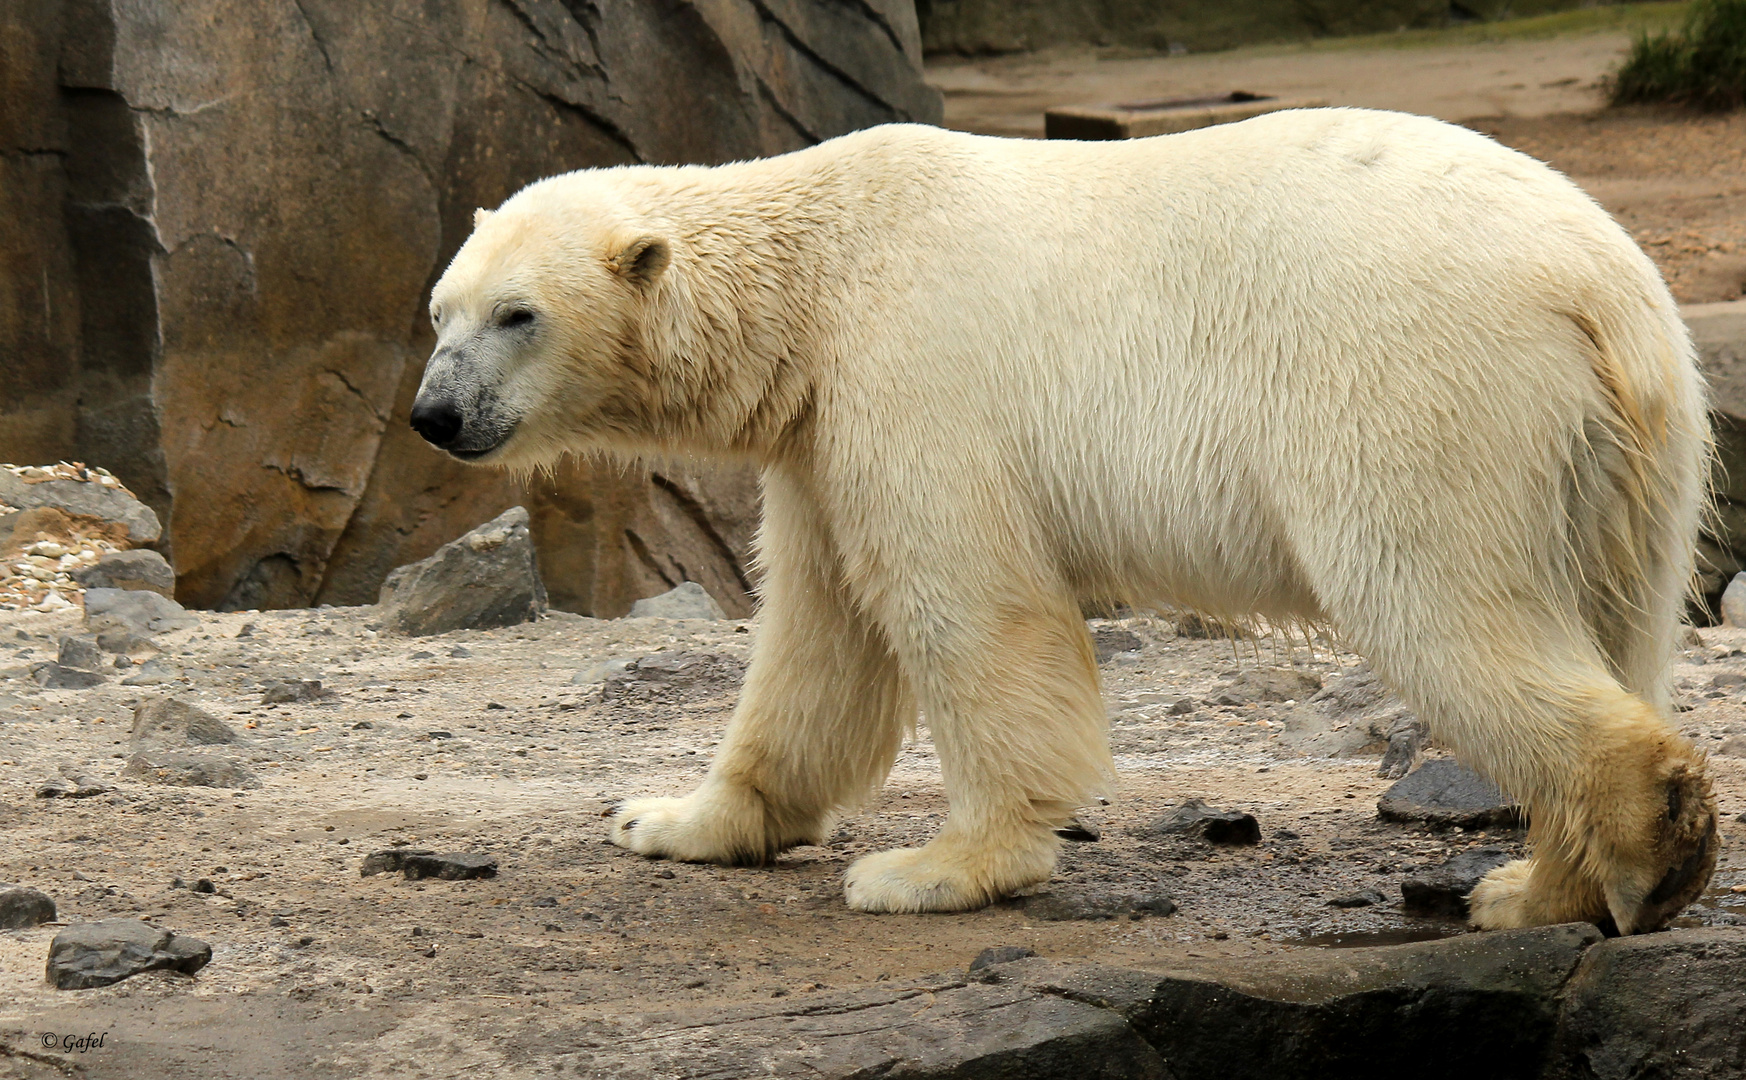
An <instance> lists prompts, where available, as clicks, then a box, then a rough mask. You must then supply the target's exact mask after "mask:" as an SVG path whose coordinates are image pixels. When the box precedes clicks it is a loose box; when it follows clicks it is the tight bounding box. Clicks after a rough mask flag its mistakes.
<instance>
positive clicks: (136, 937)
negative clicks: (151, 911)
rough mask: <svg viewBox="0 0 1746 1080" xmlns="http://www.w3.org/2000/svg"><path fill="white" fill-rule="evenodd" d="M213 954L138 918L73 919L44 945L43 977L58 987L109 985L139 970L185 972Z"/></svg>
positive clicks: (197, 942)
mask: <svg viewBox="0 0 1746 1080" xmlns="http://www.w3.org/2000/svg"><path fill="white" fill-rule="evenodd" d="M211 959H212V946H210V945H208V944H206V942H204V941H201V940H199V939H198V938H191V937H182V936H180V935H178V934H173V933H171V932H170V931H168V930H161V929H159V928H158V927H155V926H152V925H150V924H148V923H144V922H141V921H139V920H138V919H104V920H101V921H98V922H84V923H75V924H73V925H72V926H69V927H67V928H66V929H65V930H62V931H61V932H60V933H58V934H56V935H55V939H54V941H52V942H51V943H50V944H49V958H48V979H49V982H51V983H53V984H54V986H55V988H56V989H59V990H84V989H88V988H90V987H93V986H108V985H109V984H110V983H117V982H120V981H121V980H123V979H125V978H127V977H128V976H130V975H138V974H139V973H140V972H142V971H154V970H157V969H160V968H168V969H170V970H173V971H180V972H183V973H185V974H188V975H192V974H194V973H195V972H196V971H199V970H200V969H201V968H203V967H205V966H206V965H207V963H208V962H209V961H211Z"/></svg>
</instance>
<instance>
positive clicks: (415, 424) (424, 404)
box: [412, 398, 461, 448]
mask: <svg viewBox="0 0 1746 1080" xmlns="http://www.w3.org/2000/svg"><path fill="white" fill-rule="evenodd" d="M412 430H414V431H416V432H418V433H419V434H420V435H422V436H424V439H425V441H426V442H428V443H430V444H431V445H432V446H440V447H445V448H446V447H448V446H449V445H450V444H451V443H453V442H454V441H455V436H457V435H459V434H460V433H461V410H460V409H458V408H456V407H455V402H454V399H453V398H438V399H437V400H435V401H415V402H413V404H412Z"/></svg>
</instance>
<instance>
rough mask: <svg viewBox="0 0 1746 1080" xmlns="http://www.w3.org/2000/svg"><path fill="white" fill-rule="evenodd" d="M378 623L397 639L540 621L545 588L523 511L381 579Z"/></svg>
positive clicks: (514, 508) (500, 518) (511, 511)
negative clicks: (397, 634)
mask: <svg viewBox="0 0 1746 1080" xmlns="http://www.w3.org/2000/svg"><path fill="white" fill-rule="evenodd" d="M378 602H379V603H380V604H381V605H382V622H383V623H384V624H385V625H386V626H388V628H389V629H391V630H395V631H398V632H399V633H402V634H412V635H415V636H423V635H427V634H442V633H446V632H448V631H450V630H488V629H492V628H494V627H500V626H514V625H516V624H517V623H524V622H531V621H533V620H534V619H537V618H539V617H540V616H541V615H543V614H545V611H546V586H545V583H544V582H543V581H541V580H540V571H539V565H538V563H537V561H536V560H535V558H534V545H533V535H532V533H530V532H529V530H528V514H527V510H526V509H524V508H522V507H520V506H512V507H510V508H509V509H508V510H505V511H504V512H503V513H501V514H499V515H498V516H497V517H495V518H493V519H491V520H490V521H487V522H486V523H485V524H483V525H481V526H479V527H478V528H476V529H474V530H473V531H471V532H469V533H467V534H466V535H464V536H462V537H460V538H459V539H456V540H451V541H449V542H448V543H446V544H444V545H443V546H442V547H440V548H437V550H436V554H434V555H432V556H431V557H430V558H428V559H421V560H420V561H418V562H415V563H408V564H407V565H405V566H402V567H400V568H399V569H397V570H395V571H394V572H393V573H391V574H389V575H388V578H387V580H386V581H384V582H383V583H382V593H381V597H380V599H379V601H378Z"/></svg>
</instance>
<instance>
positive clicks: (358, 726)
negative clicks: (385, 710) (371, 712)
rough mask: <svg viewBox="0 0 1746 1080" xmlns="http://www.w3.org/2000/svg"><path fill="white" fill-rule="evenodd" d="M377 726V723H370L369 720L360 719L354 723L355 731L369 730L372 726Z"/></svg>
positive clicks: (353, 728)
mask: <svg viewBox="0 0 1746 1080" xmlns="http://www.w3.org/2000/svg"><path fill="white" fill-rule="evenodd" d="M375 726H376V725H375V724H372V723H370V722H369V721H368V720H359V721H358V722H357V723H355V724H353V725H352V730H353V731H369V730H370V729H371V728H374V727H375Z"/></svg>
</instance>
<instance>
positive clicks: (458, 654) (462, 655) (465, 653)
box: [425, 645, 473, 660]
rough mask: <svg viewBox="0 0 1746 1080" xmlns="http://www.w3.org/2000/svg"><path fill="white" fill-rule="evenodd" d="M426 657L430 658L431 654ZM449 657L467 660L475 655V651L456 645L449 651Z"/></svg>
mask: <svg viewBox="0 0 1746 1080" xmlns="http://www.w3.org/2000/svg"><path fill="white" fill-rule="evenodd" d="M425 655H426V656H428V655H430V654H429V653H426V654H425ZM449 655H450V656H452V657H454V658H455V659H457V660H465V659H466V658H467V657H469V656H472V655H473V650H472V649H469V648H467V647H466V646H465V645H456V646H455V647H454V648H452V649H450V650H449Z"/></svg>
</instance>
